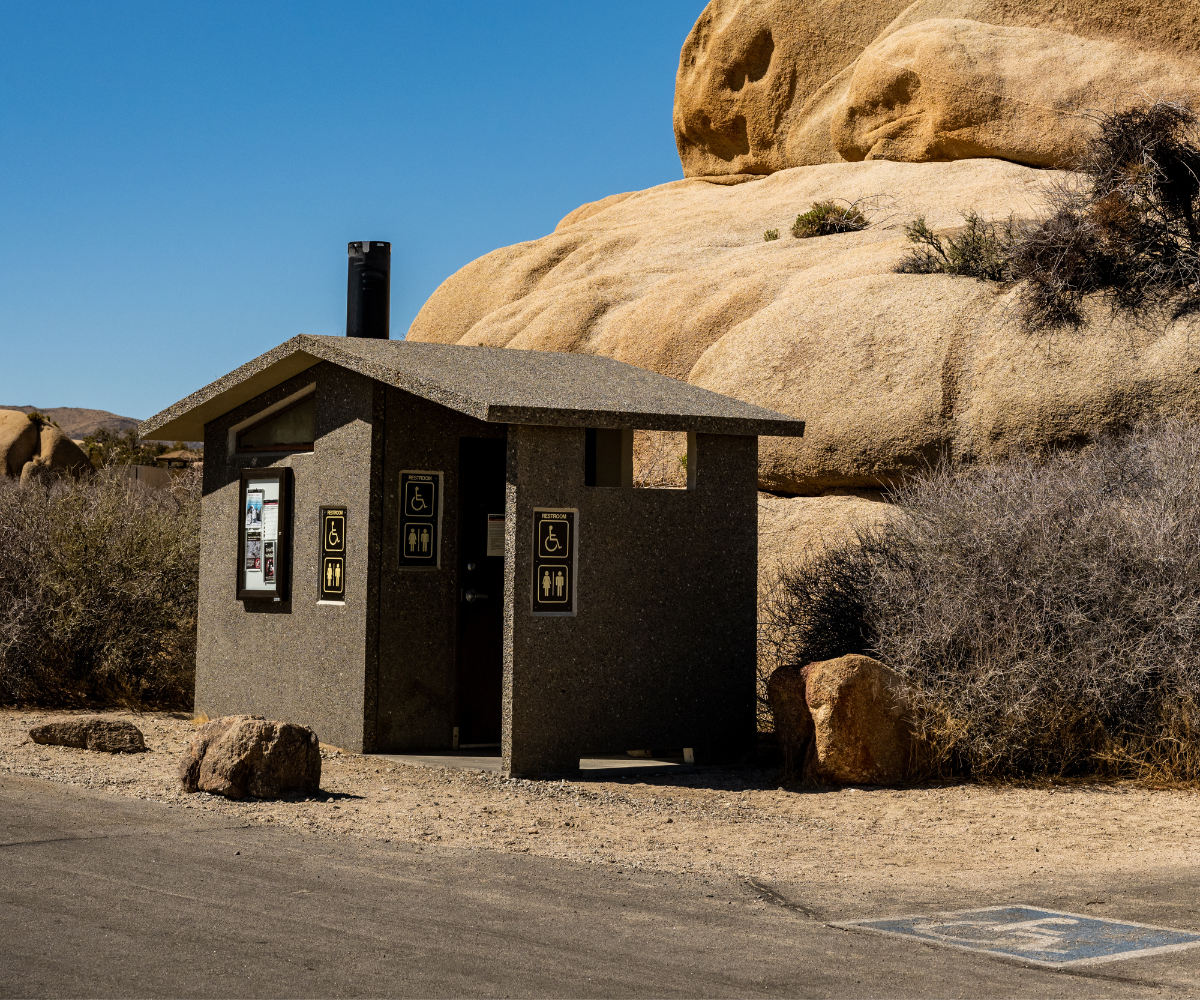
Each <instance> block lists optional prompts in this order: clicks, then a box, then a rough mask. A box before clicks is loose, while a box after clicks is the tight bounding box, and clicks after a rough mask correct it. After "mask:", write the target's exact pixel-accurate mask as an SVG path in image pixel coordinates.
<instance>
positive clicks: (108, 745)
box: [29, 715, 146, 753]
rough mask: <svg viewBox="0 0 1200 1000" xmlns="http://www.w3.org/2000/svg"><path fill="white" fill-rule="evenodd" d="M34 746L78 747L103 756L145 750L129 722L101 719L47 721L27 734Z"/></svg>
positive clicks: (84, 717)
mask: <svg viewBox="0 0 1200 1000" xmlns="http://www.w3.org/2000/svg"><path fill="white" fill-rule="evenodd" d="M29 738H30V739H31V740H33V742H34V743H43V744H46V745H47V746H57V747H78V748H79V749H81V750H100V751H102V752H104V753H141V752H142V751H143V750H145V749H146V741H145V739H144V738H143V736H142V731H141V730H140V729H138V727H137V726H135V725H134V724H133V723H132V722H125V721H123V720H121V719H109V718H106V717H105V716H103V715H67V716H63V717H61V718H57V719H48V720H47V721H45V722H43V723H42V724H41V725H40V726H34V727H33V728H32V729H30V730H29Z"/></svg>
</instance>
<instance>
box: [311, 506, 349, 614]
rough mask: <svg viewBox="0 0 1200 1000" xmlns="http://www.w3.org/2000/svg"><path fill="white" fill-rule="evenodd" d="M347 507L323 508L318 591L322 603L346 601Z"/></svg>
mask: <svg viewBox="0 0 1200 1000" xmlns="http://www.w3.org/2000/svg"><path fill="white" fill-rule="evenodd" d="M346 518H347V511H346V508H345V507H322V508H321V520H320V524H321V565H320V569H319V570H318V573H319V575H320V580H319V582H318V588H317V589H318V590H319V591H320V594H321V600H322V601H343V602H344V601H345V600H346V596H345V595H346Z"/></svg>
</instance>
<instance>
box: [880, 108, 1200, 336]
mask: <svg viewBox="0 0 1200 1000" xmlns="http://www.w3.org/2000/svg"><path fill="white" fill-rule="evenodd" d="M1091 118H1092V122H1093V124H1094V126H1095V135H1094V137H1093V139H1092V140H1091V142H1090V143H1089V144H1088V147H1087V149H1086V151H1085V152H1084V154H1083V156H1082V157H1081V158H1080V161H1079V162H1078V163H1077V164H1076V167H1075V172H1074V173H1073V174H1072V175H1071V176H1070V177H1068V178H1067V179H1065V180H1061V181H1059V182H1058V183H1056V184H1055V185H1054V186H1053V187H1051V188H1050V190H1049V191H1048V195H1049V203H1050V209H1049V212H1048V213H1047V215H1046V216H1045V217H1044V218H1042V219H1039V220H1037V221H1034V222H1027V223H1024V224H1022V225H1017V224H1015V223H1014V222H1013V220H1012V219H1010V220H1009V221H1008V223H1007V224H1006V225H1005V226H1003V227H1000V228H997V227H996V226H995V225H994V224H991V223H985V222H984V221H983V220H982V219H981V218H980V217H979V216H978V215H976V214H975V213H973V212H971V213H967V215H966V216H965V219H966V223H967V225H966V227H965V229H964V231H963V232H961V233H959V234H957V235H951V236H949V237H947V239H946V241H945V242H943V239H942V237H941V236H939V235H938V234H936V233H934V232H933V231H932V230H930V229H929V228H928V227H927V226H926V225H925V220H924V219H921V218H919V219H917V220H915V221H914V222H912V223H910V224H909V225H907V226H905V232H906V234H907V235H908V238H909V240H910V242H912V243H914V244H916V247H915V249H913V250H911V251H909V253H908V255H907V256H906V257H905V258H904V259H903V260H901V262H900V263H899V264H898V265H897V266H896V268H895V270H896V271H897V272H898V273H902V274H934V273H939V274H955V275H964V276H969V277H975V278H983V279H987V280H990V281H997V282H1006V281H1017V282H1020V293H1019V294H1020V298H1019V302H1020V306H1019V312H1020V318H1021V321H1022V323H1023V325H1024V326H1025V327H1026V328H1027V329H1030V330H1039V329H1054V328H1057V327H1080V326H1082V325H1083V324H1084V310H1083V306H1084V302H1085V301H1086V300H1087V299H1088V297H1089V296H1098V297H1099V298H1100V299H1101V300H1103V301H1105V302H1106V303H1107V304H1108V306H1109V307H1110V309H1111V310H1112V311H1113V312H1122V313H1126V314H1129V315H1131V316H1133V317H1135V318H1138V319H1140V320H1146V319H1155V320H1157V319H1159V318H1161V316H1162V315H1165V316H1169V317H1171V318H1179V317H1181V316H1184V315H1189V314H1191V313H1194V312H1196V311H1200V222H1198V216H1200V118H1198V117H1197V115H1196V113H1195V112H1193V111H1192V110H1191V109H1189V108H1188V107H1186V106H1185V105H1183V104H1180V103H1177V102H1173V101H1163V100H1159V101H1154V102H1151V103H1148V104H1146V105H1144V106H1141V107H1134V108H1130V109H1127V110H1125V111H1118V112H1113V113H1111V114H1094V115H1092V116H1091Z"/></svg>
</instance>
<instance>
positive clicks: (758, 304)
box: [408, 159, 1200, 495]
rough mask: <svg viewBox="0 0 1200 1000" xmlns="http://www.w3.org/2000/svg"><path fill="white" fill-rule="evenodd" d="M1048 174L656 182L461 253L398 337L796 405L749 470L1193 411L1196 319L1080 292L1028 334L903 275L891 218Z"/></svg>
mask: <svg viewBox="0 0 1200 1000" xmlns="http://www.w3.org/2000/svg"><path fill="white" fill-rule="evenodd" d="M1056 176H1059V175H1057V174H1055V173H1054V172H1048V171H1044V170H1035V169H1032V168H1029V167H1023V166H1019V165H1017V164H1013V163H1007V162H1005V161H1002V160H996V159H978V160H959V161H955V162H950V163H926V164H911V163H892V162H887V161H878V160H876V161H868V162H862V163H841V164H827V165H822V166H815V167H799V168H793V169H791V170H784V171H780V172H778V173H775V174H773V175H772V176H770V177H768V178H765V179H763V180H756V181H751V182H748V183H742V184H738V185H736V186H731V187H728V186H716V185H711V184H708V183H706V182H704V181H698V180H684V181H675V182H672V183H670V184H664V185H661V186H659V187H656V188H651V189H649V190H647V191H641V192H635V193H633V194H630V195H628V196H626V197H624V198H623V199H621V200H619V201H616V202H613V203H610V204H609V205H607V206H606V207H605V206H602V207H601V208H600V209H599V210H598V211H596V212H595V213H593V214H591V215H577V216H576V217H577V218H580V219H581V221H578V222H575V223H573V224H568V225H563V226H560V228H559V229H558V230H557V231H556V232H555V233H552V234H551V235H549V236H547V237H544V238H543V239H540V240H534V241H531V242H528V243H521V244H518V245H516V246H512V247H505V248H503V249H500V250H496V251H494V252H493V253H490V254H488V255H487V256H485V257H482V258H480V259H479V260H477V261H474V262H472V263H471V264H468V265H467V266H466V267H464V268H463V269H462V270H461V271H459V272H458V273H457V274H454V275H452V276H451V277H450V278H448V279H447V280H446V281H445V282H444V283H443V284H442V286H441V287H440V288H438V289H437V291H435V292H434V294H433V295H432V296H431V297H430V299H429V301H428V302H427V303H426V304H425V306H424V307H423V308H422V310H421V312H420V313H419V314H418V316H417V318H416V319H415V320H414V322H413V325H412V328H411V329H410V331H409V334H408V335H409V337H410V338H412V339H413V340H429V341H439V342H442V343H463V344H486V345H491V346H495V347H504V346H510V347H521V348H532V349H538V350H559V351H581V352H585V353H594V354H604V355H608V356H610V357H615V358H618V359H619V360H622V361H626V362H628V363H630V364H634V365H637V366H639V367H642V368H647V369H650V370H652V371H658V372H661V373H663V374H665V375H670V376H672V377H674V378H680V379H685V380H687V381H689V382H691V383H693V384H695V385H700V386H704V387H705V388H709V389H714V390H716V391H718V392H724V393H727V394H729V395H731V396H735V397H738V398H740V399H744V400H747V401H748V402H752V403H757V404H759V405H762V406H767V407H770V408H771V409H774V410H778V411H780V412H783V413H788V414H791V415H794V416H798V417H802V418H804V419H805V420H807V421H808V425H807V429H806V433H805V437H804V438H803V439H794V438H783V439H776V438H763V439H762V440H761V442H760V452H759V454H760V459H759V468H760V475H759V482H760V485H761V487H762V488H763V489H766V490H771V491H776V492H790V493H797V494H805V495H817V494H820V493H823V492H825V491H827V490H829V489H845V488H851V489H871V488H878V487H880V486H881V485H886V484H890V483H892V482H895V481H896V480H897V479H899V478H901V477H903V476H904V475H905V474H906V473H908V472H911V471H912V470H914V469H919V468H923V467H925V465H926V464H927V463H929V462H931V461H935V460H936V459H937V458H938V456H940V455H942V454H948V455H950V456H953V457H956V458H964V459H1003V458H1004V457H1005V456H1007V455H1008V454H1009V453H1010V452H1011V450H1012V449H1013V448H1018V447H1028V448H1031V449H1035V450H1036V449H1041V448H1045V447H1049V446H1054V445H1073V444H1075V443H1077V442H1078V441H1079V440H1081V439H1086V438H1087V437H1089V436H1091V435H1094V434H1096V433H1099V432H1102V431H1105V430H1115V429H1119V428H1123V427H1126V426H1128V425H1129V424H1130V423H1132V422H1134V421H1136V420H1137V419H1139V418H1140V417H1144V416H1149V415H1153V414H1157V413H1165V412H1174V411H1183V412H1187V413H1191V414H1200V380H1198V379H1197V378H1196V376H1195V372H1196V370H1197V369H1200V346H1197V345H1198V344H1200V339H1198V338H1197V337H1196V336H1194V335H1193V331H1192V326H1193V325H1194V321H1190V322H1189V321H1181V322H1179V323H1175V324H1171V325H1169V326H1167V327H1166V328H1165V329H1163V330H1161V331H1153V330H1137V329H1132V328H1125V327H1122V326H1120V325H1115V324H1114V323H1113V321H1112V320H1111V318H1110V317H1109V316H1108V314H1107V312H1106V311H1101V310H1096V311H1095V313H1094V315H1093V322H1092V324H1091V325H1090V326H1089V327H1088V328H1086V329H1085V330H1083V331H1081V332H1080V333H1078V334H1056V335H1053V336H1031V335H1028V334H1026V333H1024V332H1023V331H1022V330H1021V328H1020V326H1019V324H1018V323H1017V322H1016V320H1015V318H1014V317H1013V312H1012V310H1013V303H1014V299H1015V296H1016V292H1015V291H1014V290H1012V289H1003V288H1000V287H999V286H996V285H992V284H987V283H983V282H979V281H975V280H972V279H969V278H952V277H948V276H945V275H902V274H894V273H892V268H893V267H894V265H895V264H896V262H897V261H899V260H900V259H901V258H902V257H903V256H904V254H905V253H906V252H907V250H908V248H909V244H908V243H907V241H906V239H905V237H904V233H903V229H902V224H903V223H904V222H907V221H909V220H910V219H912V218H913V217H914V216H916V215H925V216H926V217H927V219H928V221H929V224H930V225H931V226H933V227H935V228H939V229H943V230H945V229H948V228H953V227H955V226H958V225H961V222H962V218H961V213H962V212H963V211H965V210H966V209H969V208H974V209H975V210H977V211H978V212H980V214H981V215H983V216H984V217H985V218H993V219H1002V218H1006V217H1007V216H1008V215H1009V213H1010V212H1012V213H1016V214H1017V215H1018V216H1025V217H1029V216H1032V215H1033V214H1035V213H1036V212H1037V211H1038V210H1039V209H1040V207H1041V204H1042V196H1043V194H1042V193H1043V191H1044V190H1045V185H1046V184H1047V183H1048V182H1049V181H1050V180H1052V179H1053V178H1055V177H1056ZM830 198H834V199H836V198H842V199H846V200H850V201H854V200H858V199H865V200H866V201H867V202H873V203H875V204H876V206H877V207H876V209H875V210H874V211H873V212H872V213H870V214H871V215H872V217H873V218H874V220H875V224H874V225H873V226H872V227H871V228H869V229H867V230H865V231H863V232H860V233H844V234H840V235H836V236H825V237H819V238H815V239H806V240H797V239H794V238H792V237H790V236H787V235H785V236H784V237H783V238H781V239H779V240H775V241H774V242H764V241H763V239H762V233H763V231H764V230H765V229H769V228H778V229H780V230H781V231H784V232H786V231H787V226H788V225H790V223H791V221H792V220H793V219H794V218H795V216H796V214H797V213H798V212H799V211H801V210H804V209H807V208H808V207H809V206H810V205H811V204H812V203H813V202H814V201H820V200H825V199H830Z"/></svg>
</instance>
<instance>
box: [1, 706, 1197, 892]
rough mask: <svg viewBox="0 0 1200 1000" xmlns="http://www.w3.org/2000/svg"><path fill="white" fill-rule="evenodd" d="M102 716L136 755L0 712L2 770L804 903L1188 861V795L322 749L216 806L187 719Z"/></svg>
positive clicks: (1053, 879) (317, 829)
mask: <svg viewBox="0 0 1200 1000" xmlns="http://www.w3.org/2000/svg"><path fill="white" fill-rule="evenodd" d="M111 714H112V715H113V717H115V718H124V719H129V720H131V721H133V722H134V723H135V724H137V725H138V726H139V727H140V728H141V729H142V731H143V733H144V734H145V737H146V745H147V747H148V752H146V753H143V754H135V755H109V754H105V753H98V752H93V751H88V750H75V749H69V748H65V747H47V746H40V745H38V744H35V743H33V742H32V741H31V740H29V738H28V730H29V727H30V726H32V725H36V724H37V723H39V722H41V721H43V720H44V719H45V718H47V717H48V716H47V715H45V714H39V713H34V712H21V711H0V771H6V772H9V773H13V774H21V775H29V776H34V777H38V778H43V779H46V780H49V781H58V782H65V783H68V784H74V785H80V786H84V787H87V788H91V789H99V790H102V791H105V792H108V793H111V794H113V795H123V796H129V797H134V798H140V799H146V800H151V801H155V802H160V803H162V804H163V806H164V808H168V809H198V810H206V811H208V812H210V813H216V814H219V815H221V816H222V817H228V818H230V819H232V820H241V821H243V822H245V823H247V824H255V823H276V824H279V825H280V826H284V827H288V828H291V829H293V830H298V831H303V832H306V833H310V834H319V835H323V836H329V837H363V838H372V839H374V840H377V841H384V842H410V843H421V844H427V845H434V846H435V847H436V846H439V845H445V846H448V847H455V848H467V849H486V850H493V851H505V852H514V853H515V852H528V853H530V854H536V855H542V856H546V857H554V858H567V859H571V860H573V861H576V862H591V863H596V864H615V865H622V866H629V867H632V868H643V869H652V870H659V871H666V872H676V873H691V874H704V873H711V874H714V875H716V874H720V875H722V876H725V877H730V876H732V877H740V878H751V879H755V880H757V881H760V882H762V883H766V884H773V885H777V886H788V885H792V886H798V885H804V886H805V888H806V892H805V897H806V898H807V899H809V900H812V901H813V902H814V903H816V904H818V905H819V903H820V899H821V896H822V894H825V895H829V896H837V897H838V898H841V899H843V900H845V899H846V898H847V896H848V895H849V896H851V897H861V898H862V903H863V904H864V905H866V906H867V908H869V903H870V902H871V899H870V897H871V896H872V894H873V893H880V894H882V896H884V897H887V898H894V897H895V896H896V895H897V893H898V892H899V893H903V891H904V889H905V887H906V886H912V887H913V888H916V887H918V886H930V885H934V884H936V885H937V886H938V887H945V888H947V889H963V890H969V889H971V888H972V887H978V886H980V885H981V884H984V883H987V884H990V885H993V886H995V885H997V884H1004V885H1012V886H1016V885H1018V884H1024V885H1028V884H1029V883H1030V881H1031V878H1032V880H1033V881H1034V882H1036V883H1037V884H1039V885H1044V886H1045V887H1047V888H1048V889H1054V888H1058V889H1061V890H1065V889H1069V888H1070V887H1071V885H1072V883H1073V880H1076V879H1079V880H1080V881H1082V882H1086V883H1088V884H1094V876H1095V875H1096V873H1097V872H1105V871H1107V872H1111V873H1113V874H1117V873H1119V874H1121V875H1125V876H1136V875H1138V874H1140V873H1151V872H1153V871H1155V870H1159V871H1161V870H1162V869H1163V868H1164V867H1168V866H1180V865H1193V864H1194V863H1195V862H1196V860H1197V859H1198V854H1197V848H1198V846H1200V843H1198V842H1200V795H1198V794H1197V792H1196V791H1195V790H1191V789H1183V790H1162V791H1155V790H1150V789H1146V788H1140V787H1136V786H1132V785H1073V786H1057V787H1046V788H1015V787H994V786H979V785H970V784H964V785H957V786H950V787H924V788H912V789H903V790H896V789H862V790H858V789H841V790H828V791H794V790H786V789H783V788H780V787H778V786H777V785H776V783H775V774H774V772H772V771H701V772H694V773H692V774H689V775H672V776H670V777H651V778H646V779H643V780H638V779H635V778H631V779H629V780H623V781H591V780H585V781H575V782H571V781H566V782H536V781H525V780H506V779H503V778H500V777H498V776H497V775H490V774H480V773H477V772H471V771H462V770H449V769H445V770H444V769H439V768H426V767H416V766H412V767H410V766H403V765H396V764H395V763H393V762H389V761H383V760H379V759H376V758H371V757H363V756H358V755H355V754H350V753H346V752H344V751H338V750H336V749H333V748H325V749H323V751H322V755H323V762H322V780H321V788H322V795H320V796H319V797H314V798H311V799H297V800H289V801H255V800H248V801H244V802H230V801H227V800H225V799H223V798H221V797H219V796H212V795H207V794H204V793H201V794H197V795H186V794H183V793H182V792H181V791H180V788H179V783H178V781H177V779H176V777H175V766H176V760H177V757H178V755H179V753H180V751H181V750H182V749H183V747H184V746H185V745H186V743H187V741H188V740H189V738H190V737H191V735H192V733H193V732H194V729H193V726H192V724H191V722H190V721H189V720H188V719H187V718H186V717H182V716H175V715H169V714H159V713H155V714H143V715H132V714H128V713H120V712H114V713H111ZM1093 902H1094V903H1095V904H1096V905H1097V906H1099V907H1102V906H1103V904H1104V900H1103V899H1096V900H1094V901H1093V900H1088V901H1087V903H1088V904H1089V905H1090V904H1091V903H1093ZM1089 912H1093V911H1089ZM1094 912H1096V913H1097V915H1100V914H1101V913H1102V912H1103V910H1102V909H1100V910H1096V911H1094Z"/></svg>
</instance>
